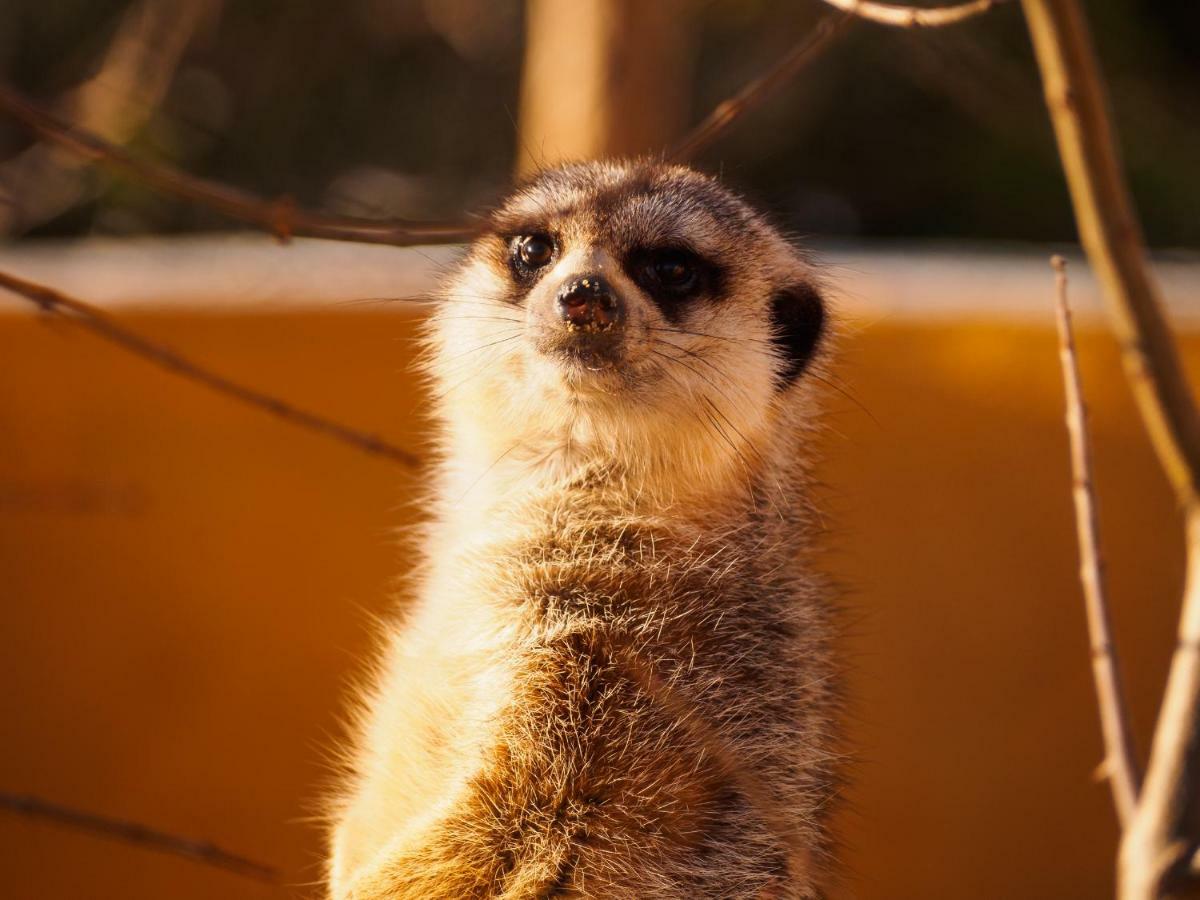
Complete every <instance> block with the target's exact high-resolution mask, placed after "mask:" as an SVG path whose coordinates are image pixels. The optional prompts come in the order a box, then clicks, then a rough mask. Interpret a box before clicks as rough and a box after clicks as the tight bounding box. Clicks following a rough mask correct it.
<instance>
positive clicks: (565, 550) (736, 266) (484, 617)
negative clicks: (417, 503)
mask: <svg viewBox="0 0 1200 900" xmlns="http://www.w3.org/2000/svg"><path fill="white" fill-rule="evenodd" d="M440 299H441V302H440V304H439V305H438V307H437V311H436V313H435V314H434V315H433V316H432V318H431V321H430V323H429V326H428V343H429V348H428V350H429V352H428V363H427V367H428V373H429V374H430V376H431V378H432V381H433V382H434V385H435V392H434V393H435V401H434V403H435V410H434V413H435V416H436V419H437V421H438V423H439V429H440V430H439V432H438V441H439V442H438V452H437V462H436V467H435V469H434V473H433V475H432V476H431V479H430V481H431V491H432V498H431V501H430V505H431V514H430V517H429V523H428V524H427V525H426V527H425V531H424V533H423V536H422V541H423V548H424V554H423V563H422V567H421V570H420V573H419V576H418V577H417V582H416V586H415V592H416V595H415V598H414V600H413V602H412V604H411V605H410V606H408V607H407V608H406V610H405V613H404V615H403V617H402V621H401V622H399V623H398V624H397V625H396V626H395V628H394V630H393V631H392V633H391V634H390V635H389V636H388V640H387V644H386V649H385V650H384V652H383V653H382V658H381V660H380V663H379V667H378V672H377V674H376V677H375V679H374V684H373V686H372V687H371V688H370V689H369V690H368V691H367V692H365V695H364V696H363V698H362V702H361V704H360V714H359V716H358V723H357V725H358V728H357V731H358V735H357V741H356V743H355V744H354V747H353V749H352V750H351V751H350V752H349V754H348V763H349V765H348V769H349V771H348V773H347V775H346V777H345V783H344V785H343V790H342V792H341V795H340V797H339V799H338V801H337V803H336V804H335V807H334V811H333V819H334V822H333V831H332V839H331V844H332V846H331V856H330V863H329V873H328V876H329V884H330V891H331V895H332V896H333V897H334V898H336V900H349V898H354V900H376V898H404V900H462V898H493V897H495V898H508V900H535V898H549V897H570V898H621V900H624V898H629V900H634V898H637V900H657V898H695V900H718V898H721V900H726V898H728V900H740V898H780V900H782V898H809V897H820V896H822V884H823V881H824V875H825V873H826V871H827V869H828V861H829V839H828V835H827V825H826V818H827V807H828V806H829V801H830V800H831V798H832V796H833V794H834V793H835V790H836V773H835V768H834V766H833V757H834V755H835V754H834V739H833V717H834V716H833V714H834V712H835V705H836V701H835V698H836V690H835V688H834V685H833V682H834V681H835V670H834V666H833V661H832V655H831V649H830V642H831V636H832V625H831V622H830V619H831V604H830V599H829V592H828V590H827V589H826V587H825V586H824V582H823V581H822V579H821V578H820V577H819V576H817V575H815V574H814V573H812V572H811V571H810V569H809V562H808V559H807V557H808V550H809V548H810V547H811V544H812V541H813V537H814V534H815V531H816V527H817V526H816V523H815V516H814V514H813V512H812V508H811V502H810V493H811V490H810V488H811V478H810V475H809V458H810V455H811V454H810V451H809V447H810V444H811V442H812V435H813V431H814V429H813V425H812V423H813V418H814V413H815V393H816V392H815V390H814V387H813V381H814V377H813V373H814V370H815V368H817V367H819V366H820V365H821V361H822V356H823V347H824V340H823V338H824V334H825V332H826V330H827V328H826V316H825V306H824V302H823V300H822V297H821V294H820V291H819V285H818V284H817V281H816V279H815V277H814V273H813V271H812V269H811V267H810V265H809V264H808V263H807V262H806V261H805V258H804V257H803V255H802V254H801V253H800V252H799V251H798V250H797V249H796V248H795V247H794V246H793V245H792V244H791V243H790V242H789V241H788V240H786V239H785V238H783V237H782V236H781V235H780V234H779V232H777V231H776V230H775V229H774V228H773V227H772V226H771V225H769V224H768V223H767V222H766V221H765V219H764V218H763V217H762V216H760V215H759V214H758V213H756V212H755V211H753V210H752V209H751V208H750V207H749V206H748V205H747V204H746V203H745V202H744V201H743V200H741V199H740V198H738V197H737V196H735V195H734V194H732V193H731V192H730V191H728V190H727V189H725V188H724V187H722V186H721V185H720V184H719V183H718V182H716V181H715V180H714V179H711V178H709V177H707V176H704V175H701V174H699V173H697V172H695V171H692V170H690V169H687V168H683V167H678V166H665V165H660V164H656V163H652V162H646V161H636V162H627V163H589V164H577V165H568V166H565V167H563V168H558V169H553V170H550V171H546V172H543V173H542V174H540V175H538V176H537V177H536V178H534V179H533V180H532V181H531V182H530V183H528V184H527V185H525V186H524V187H522V188H520V189H519V190H517V191H516V192H515V194H514V195H513V196H512V197H511V198H509V199H508V201H507V202H505V203H504V204H503V205H502V206H501V207H500V208H499V209H498V211H497V212H495V213H494V214H493V215H492V216H491V217H490V219H489V221H488V222H487V226H486V230H485V233H484V234H483V235H482V236H481V237H480V238H479V239H478V240H477V241H476V242H475V243H474V245H473V246H472V247H471V249H470V251H469V253H468V255H467V257H466V259H465V260H464V261H463V262H462V263H461V265H460V266H459V267H458V268H457V270H456V272H455V273H454V274H453V275H452V276H451V277H450V278H449V279H448V281H447V283H446V285H445V287H444V289H443V292H442V295H441V298H440Z"/></svg>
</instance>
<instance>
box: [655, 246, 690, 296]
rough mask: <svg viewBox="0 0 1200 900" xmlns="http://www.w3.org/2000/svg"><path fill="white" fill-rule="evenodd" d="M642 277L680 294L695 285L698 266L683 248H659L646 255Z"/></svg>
mask: <svg viewBox="0 0 1200 900" xmlns="http://www.w3.org/2000/svg"><path fill="white" fill-rule="evenodd" d="M643 277H644V278H645V279H646V280H647V281H649V282H650V283H651V284H654V285H656V286H658V287H662V288H666V289H667V290H668V291H671V292H672V293H680V294H682V293H686V292H687V291H690V290H691V289H692V288H693V287H695V286H696V282H697V281H698V280H699V267H698V266H697V265H696V260H695V258H694V257H693V256H692V255H691V254H690V253H688V252H687V251H685V250H659V251H656V252H654V253H652V254H650V255H649V256H648V257H647V259H646V262H645V265H644V267H643Z"/></svg>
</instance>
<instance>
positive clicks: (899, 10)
mask: <svg viewBox="0 0 1200 900" xmlns="http://www.w3.org/2000/svg"><path fill="white" fill-rule="evenodd" d="M825 2H826V3H828V4H829V5H830V6H836V7H837V8H838V9H840V10H843V11H844V12H848V13H851V14H853V15H856V16H858V17H859V18H860V19H867V20H868V21H871V22H878V23H879V24H880V25H892V26H895V27H897V28H938V27H941V26H943V25H955V24H957V23H959V22H965V21H966V20H967V19H973V18H974V17H975V16H978V15H981V14H982V13H985V12H987V11H988V10H990V9H991V8H992V7H994V6H999V5H1000V4H1001V3H1007V2H1008V0H971V2H969V3H960V4H958V5H957V6H943V7H940V8H935V9H922V8H920V7H916V6H900V5H898V4H895V3H875V2H874V0H825Z"/></svg>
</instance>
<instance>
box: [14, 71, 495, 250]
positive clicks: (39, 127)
mask: <svg viewBox="0 0 1200 900" xmlns="http://www.w3.org/2000/svg"><path fill="white" fill-rule="evenodd" d="M0 111H3V112H6V113H8V114H9V115H11V116H12V117H13V118H15V119H17V120H18V121H19V122H21V123H22V124H23V125H25V126H26V127H27V128H29V129H31V130H32V131H34V132H36V133H37V134H39V135H41V136H42V137H43V138H45V139H46V140H49V141H53V142H54V143H56V144H57V145H59V146H60V147H63V148H65V149H67V150H70V151H71V152H73V153H77V154H79V155H80V156H82V157H84V158H85V159H89V160H92V161H94V162H97V163H101V164H103V165H105V166H108V167H110V168H113V169H116V170H118V171H121V172H124V173H126V174H128V175H131V176H133V177H135V178H137V179H138V180H139V181H142V182H144V183H146V184H148V185H150V187H152V188H154V189H155V190H157V191H159V192H161V193H164V194H169V195H171V196H173V197H177V198H179V199H181V200H185V201H187V202H188V203H194V204H196V205H199V206H204V207H207V208H208V209H212V210H216V211H217V212H219V213H221V214H223V215H226V216H229V217H230V218H231V219H237V220H238V221H241V222H246V223H248V224H250V225H254V226H255V227H258V228H262V229H264V230H266V231H269V232H271V233H272V234H274V235H275V236H276V237H278V238H279V239H280V240H287V239H288V238H290V237H292V236H300V237H316V238H327V239H330V240H338V241H356V242H358V243H364V244H390V245H392V246H397V247H410V246H417V245H422V244H452V243H458V242H461V241H466V240H470V239H471V238H472V237H473V236H474V235H475V234H476V231H477V229H475V228H473V227H471V226H468V225H464V224H461V223H444V222H412V221H407V220H400V219H362V218H357V217H353V216H325V215H321V214H319V213H313V212H308V211H307V210H304V209H301V208H300V207H298V206H297V205H296V204H295V203H294V202H293V201H292V200H291V199H290V198H287V197H281V198H278V199H275V200H267V199H265V198H263V197H259V196H256V195H255V194H251V193H250V192H248V191H243V190H239V189H237V188H233V187H229V186H227V185H223V184H220V183H218V182H214V181H208V180H206V179H203V178H197V177H196V176H194V175H189V174H187V173H186V172H182V171H180V170H178V169H175V168H173V167H171V166H167V165H163V164H162V163H153V162H149V161H147V160H142V159H138V158H137V157H136V156H134V155H133V154H131V153H129V152H128V151H127V150H124V149H122V148H121V147H118V146H116V145H115V144H112V143H110V142H108V141H106V140H104V139H103V138H100V137H98V136H96V135H95V134H92V133H90V132H87V131H84V130H82V129H80V128H77V127H76V126H74V125H72V124H70V123H68V122H65V121H63V120H62V119H60V118H59V117H58V116H56V115H54V114H53V113H50V112H48V111H46V110H44V109H42V108H41V107H39V106H38V105H37V104H35V103H33V102H32V101H30V100H29V98H27V97H25V96H24V95H23V94H21V93H20V92H19V91H17V90H16V89H15V88H13V87H11V86H10V85H6V84H0Z"/></svg>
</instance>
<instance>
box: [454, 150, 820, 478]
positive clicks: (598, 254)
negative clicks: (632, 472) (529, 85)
mask: <svg viewBox="0 0 1200 900" xmlns="http://www.w3.org/2000/svg"><path fill="white" fill-rule="evenodd" d="M443 300H444V301H445V302H444V303H443V304H442V305H441V307H440V310H439V312H438V314H437V315H436V316H435V318H434V321H433V328H432V335H433V341H432V348H433V354H432V364H431V370H432V372H433V374H434V376H435V379H436V380H438V381H439V382H440V383H441V388H442V390H441V394H440V396H441V397H442V412H443V414H444V415H445V416H446V417H447V418H448V419H450V420H451V425H452V428H455V429H456V430H457V431H458V432H459V433H460V434H463V436H464V437H465V438H466V439H467V440H469V441H470V442H473V443H474V444H476V445H478V446H479V447H481V448H482V449H483V452H484V453H485V454H490V455H491V456H493V457H495V456H496V454H500V453H504V454H505V455H506V456H508V457H517V458H526V459H542V460H548V461H550V462H552V463H553V462H555V461H558V462H561V461H562V460H563V459H564V458H565V456H567V455H570V454H575V455H580V454H582V455H585V456H586V455H588V454H592V455H599V456H607V457H612V458H614V459H623V460H625V461H626V463H627V464H628V465H629V466H630V467H636V466H643V467H654V466H656V465H658V466H659V467H660V468H662V467H665V468H667V469H671V470H672V471H674V472H676V473H677V475H678V477H680V478H685V479H686V478H697V477H698V478H701V479H703V478H707V477H711V475H712V474H713V473H714V472H719V471H721V470H722V469H723V468H728V467H736V466H738V465H741V466H743V467H744V466H746V465H747V464H748V462H747V461H748V460H751V459H753V456H754V454H755V453H757V452H758V451H759V450H760V449H761V446H762V445H763V443H764V442H765V441H767V439H768V438H769V435H770V433H771V431H772V430H773V429H776V428H777V427H778V423H779V419H780V416H781V414H782V412H783V411H784V410H785V409H786V408H787V407H788V406H789V405H792V404H794V403H795V402H797V398H798V397H799V396H801V395H802V394H803V393H804V391H805V388H804V386H803V385H804V382H805V379H804V377H803V376H804V373H805V371H806V369H807V367H808V366H809V363H810V361H811V360H812V358H813V356H814V353H815V352H816V350H817V346H818V343H819V340H820V337H821V335H822V331H823V328H824V323H825V313H824V305H823V303H822V300H821V297H820V295H819V293H818V290H817V288H816V285H815V282H814V279H813V275H812V271H811V269H810V267H809V266H808V265H807V264H806V263H805V261H804V260H803V258H802V257H801V256H800V254H799V253H798V251H797V250H796V249H795V248H794V247H793V246H792V245H791V244H789V243H788V241H786V240H785V239H784V238H782V237H781V236H780V235H779V233H778V232H777V231H775V230H774V229H773V228H772V227H771V226H770V225H768V224H767V223H766V222H765V220H763V218H762V217H761V216H759V215H758V214H757V213H755V212H754V211H753V210H752V209H751V208H750V207H749V206H747V205H746V204H745V203H744V202H743V201H742V200H740V199H739V198H737V197H736V196H735V195H733V194H732V193H730V192H729V191H727V190H726V189H725V188H723V187H721V186H720V185H719V184H718V183H717V182H716V181H714V180H713V179H711V178H709V177H706V176H704V175H701V174H699V173H697V172H695V171H693V170H690V169H687V168H683V167H678V166H665V165H658V164H653V163H647V162H633V163H591V164H578V165H570V166H566V167H563V168H559V169H554V170H550V171H547V172H544V173H542V174H541V175H539V176H538V177H537V178H535V179H534V180H533V181H532V182H531V183H530V184H528V185H527V186H525V187H523V188H521V189H520V190H518V191H517V192H516V193H515V194H514V195H513V196H512V197H511V198H510V199H509V200H508V201H507V202H506V203H505V204H504V205H503V206H502V207H501V208H500V209H499V210H498V211H497V212H496V213H494V214H493V216H492V217H491V219H490V222H489V225H488V229H487V232H486V233H485V234H484V235H483V236H482V237H481V238H479V239H478V240H477V241H476V243H475V244H474V245H473V247H472V248H471V250H470V252H469V254H468V256H467V258H466V260H465V262H464V263H463V265H462V266H461V268H460V269H459V271H458V272H457V274H456V275H455V276H454V277H453V278H452V279H451V280H450V282H449V283H448V286H447V288H446V290H445V293H444V296H443Z"/></svg>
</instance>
